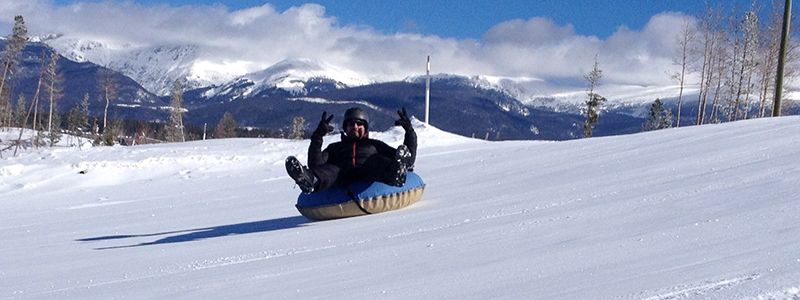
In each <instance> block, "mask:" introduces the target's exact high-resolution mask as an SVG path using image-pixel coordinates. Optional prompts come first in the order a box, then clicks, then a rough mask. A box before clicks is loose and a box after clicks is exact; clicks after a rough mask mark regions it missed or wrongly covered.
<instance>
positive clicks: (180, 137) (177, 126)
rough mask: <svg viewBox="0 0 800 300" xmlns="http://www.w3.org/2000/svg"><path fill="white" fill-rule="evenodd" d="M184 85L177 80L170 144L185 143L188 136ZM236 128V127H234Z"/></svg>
mask: <svg viewBox="0 0 800 300" xmlns="http://www.w3.org/2000/svg"><path fill="white" fill-rule="evenodd" d="M184 113H185V112H184V110H183V84H182V83H181V81H180V79H177V80H175V85H174V87H173V89H172V97H171V100H170V124H169V126H167V128H166V129H167V141H168V142H185V141H186V134H185V133H184V128H183V114H184ZM234 127H235V126H234Z"/></svg>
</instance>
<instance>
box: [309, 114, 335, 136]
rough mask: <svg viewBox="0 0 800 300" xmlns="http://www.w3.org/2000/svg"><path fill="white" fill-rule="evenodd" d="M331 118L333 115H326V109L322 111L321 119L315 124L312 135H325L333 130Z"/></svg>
mask: <svg viewBox="0 0 800 300" xmlns="http://www.w3.org/2000/svg"><path fill="white" fill-rule="evenodd" d="M331 120H333V115H330V117H329V116H328V112H327V111H323V112H322V120H320V121H319V126H317V130H314V135H316V136H325V135H327V134H328V133H331V132H333V126H331V124H330V123H331Z"/></svg>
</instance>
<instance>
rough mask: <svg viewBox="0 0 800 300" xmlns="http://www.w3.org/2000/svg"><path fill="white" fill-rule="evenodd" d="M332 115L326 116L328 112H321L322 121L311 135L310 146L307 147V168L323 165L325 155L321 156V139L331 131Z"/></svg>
mask: <svg viewBox="0 0 800 300" xmlns="http://www.w3.org/2000/svg"><path fill="white" fill-rule="evenodd" d="M331 120H333V115H330V117H329V116H328V112H322V120H320V121H319V125H318V126H317V130H314V133H313V134H311V144H310V145H309V146H308V167H309V168H314V167H316V166H319V165H321V164H324V163H325V160H326V157H327V155H323V151H322V138H323V137H325V135H327V134H328V133H330V132H332V131H333V126H331V125H330V123H331Z"/></svg>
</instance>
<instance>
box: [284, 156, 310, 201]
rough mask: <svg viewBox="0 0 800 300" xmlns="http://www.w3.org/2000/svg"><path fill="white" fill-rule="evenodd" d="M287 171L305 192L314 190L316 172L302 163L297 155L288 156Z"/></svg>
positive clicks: (308, 192)
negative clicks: (312, 171)
mask: <svg viewBox="0 0 800 300" xmlns="http://www.w3.org/2000/svg"><path fill="white" fill-rule="evenodd" d="M286 173H289V177H291V178H292V179H294V182H295V183H296V184H297V186H299V187H300V190H301V191H303V193H304V194H311V193H312V192H314V174H313V173H311V170H309V169H308V168H306V166H304V165H303V164H302V163H300V161H299V160H297V157H294V156H289V157H287V158H286Z"/></svg>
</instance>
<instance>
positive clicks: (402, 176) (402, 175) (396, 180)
mask: <svg viewBox="0 0 800 300" xmlns="http://www.w3.org/2000/svg"><path fill="white" fill-rule="evenodd" d="M410 160H411V151H410V150H408V147H406V145H400V147H397V152H395V154H394V162H393V163H392V165H393V166H394V170H393V171H394V172H392V174H391V176H390V178H389V184H390V185H393V186H396V187H401V186H404V185H405V184H406V175H407V174H408V167H409V165H408V163H409V161H410Z"/></svg>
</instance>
